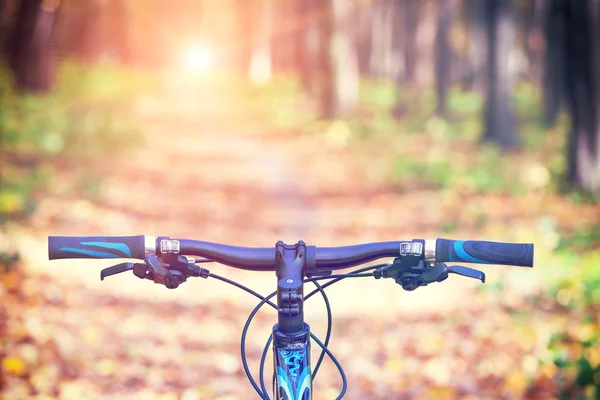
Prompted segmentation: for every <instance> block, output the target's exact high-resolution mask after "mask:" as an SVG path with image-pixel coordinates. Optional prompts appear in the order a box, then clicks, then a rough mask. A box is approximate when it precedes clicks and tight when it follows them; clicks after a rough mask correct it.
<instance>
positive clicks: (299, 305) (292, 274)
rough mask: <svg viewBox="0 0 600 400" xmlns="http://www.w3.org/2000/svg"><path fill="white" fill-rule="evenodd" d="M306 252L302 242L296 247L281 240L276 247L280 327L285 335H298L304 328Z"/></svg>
mask: <svg viewBox="0 0 600 400" xmlns="http://www.w3.org/2000/svg"><path fill="white" fill-rule="evenodd" d="M306 250H307V246H306V244H305V243H304V242H303V241H302V240H301V241H299V242H298V243H296V244H294V245H288V244H285V243H283V242H282V241H281V240H280V241H278V242H277V244H276V245H275V267H276V274H277V306H278V307H279V313H278V325H279V330H280V331H281V332H284V333H296V332H300V331H302V330H303V328H304V284H303V279H304V274H305V266H306Z"/></svg>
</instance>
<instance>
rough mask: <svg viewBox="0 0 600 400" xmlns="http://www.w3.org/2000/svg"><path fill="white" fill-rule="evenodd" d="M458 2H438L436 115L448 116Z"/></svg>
mask: <svg viewBox="0 0 600 400" xmlns="http://www.w3.org/2000/svg"><path fill="white" fill-rule="evenodd" d="M455 3H456V2H455V1H453V0H438V7H437V11H438V24H437V31H436V37H435V88H436V92H437V106H436V114H438V115H439V116H446V102H447V99H446V97H447V96H446V95H447V92H448V86H449V84H450V82H449V81H450V72H451V69H450V65H451V61H452V50H451V48H450V39H449V35H450V25H451V23H452V20H453V18H454V15H453V13H454V10H455V8H456V4H455Z"/></svg>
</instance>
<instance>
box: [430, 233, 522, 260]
mask: <svg viewBox="0 0 600 400" xmlns="http://www.w3.org/2000/svg"><path fill="white" fill-rule="evenodd" d="M435 260H436V261H438V262H446V261H450V262H466V263H477V264H500V265H514V266H517V267H533V244H530V243H528V244H524V243H500V242H484V241H480V240H448V239H437V240H436V244H435Z"/></svg>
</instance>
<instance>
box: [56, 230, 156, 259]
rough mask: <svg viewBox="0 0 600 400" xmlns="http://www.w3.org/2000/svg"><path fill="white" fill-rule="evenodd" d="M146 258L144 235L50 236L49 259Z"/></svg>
mask: <svg viewBox="0 0 600 400" xmlns="http://www.w3.org/2000/svg"><path fill="white" fill-rule="evenodd" d="M145 256H146V249H145V246H144V235H139V236H48V258H49V259H50V260H59V259H62V258H137V259H140V260H143V259H144V257H145Z"/></svg>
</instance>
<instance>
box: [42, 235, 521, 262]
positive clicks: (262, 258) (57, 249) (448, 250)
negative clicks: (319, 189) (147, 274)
mask: <svg viewBox="0 0 600 400" xmlns="http://www.w3.org/2000/svg"><path fill="white" fill-rule="evenodd" d="M149 238H151V239H150V244H148V239H149ZM168 240H170V239H168ZM178 242H179V246H180V249H179V252H180V254H184V255H190V256H200V257H205V258H207V259H210V260H213V261H216V262H219V263H222V264H225V265H229V266H232V267H236V268H242V269H248V270H261V271H274V270H275V265H276V263H275V248H274V247H261V248H251V247H239V246H230V245H225V244H219V243H211V242H203V241H197V240H189V239H179V240H178ZM420 242H423V241H420ZM401 243H406V242H401V241H397V242H377V243H366V244H360V245H355V246H342V247H315V246H306V266H307V268H308V269H309V270H314V269H316V270H319V269H327V270H335V269H343V268H350V267H353V266H356V265H360V264H364V263H366V262H369V261H373V260H376V259H380V258H385V257H398V256H400V245H401ZM148 250H150V251H152V252H154V251H156V252H157V253H158V252H159V248H158V243H157V241H156V240H155V239H154V238H153V237H149V236H146V237H145V236H143V235H139V236H49V237H48V256H49V258H50V260H56V259H62V258H135V259H140V260H143V259H144V258H145V257H146V252H147V251H148ZM431 261H433V260H431ZM435 261H437V262H446V261H449V262H466V263H482V264H502V265H514V266H524V267H532V266H533V244H515V243H497V242H484V241H470V240H468V241H462V240H448V239H437V240H436V243H435Z"/></svg>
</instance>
